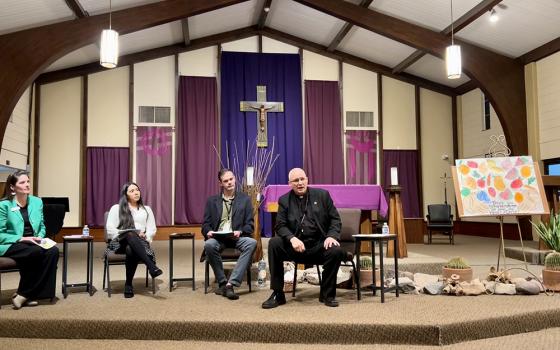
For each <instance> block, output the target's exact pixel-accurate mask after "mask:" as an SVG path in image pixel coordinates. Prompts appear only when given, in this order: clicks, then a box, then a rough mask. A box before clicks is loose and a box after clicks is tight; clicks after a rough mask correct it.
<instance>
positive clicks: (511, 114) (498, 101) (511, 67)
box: [295, 0, 528, 155]
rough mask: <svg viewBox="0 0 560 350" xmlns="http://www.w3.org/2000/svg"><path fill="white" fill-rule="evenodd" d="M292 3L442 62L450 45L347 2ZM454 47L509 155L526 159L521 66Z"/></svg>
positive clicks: (441, 37) (430, 33)
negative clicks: (493, 117)
mask: <svg viewBox="0 0 560 350" xmlns="http://www.w3.org/2000/svg"><path fill="white" fill-rule="evenodd" d="M295 1H296V2H299V3H301V4H304V5H306V6H309V7H311V8H314V9H316V10H318V11H321V12H324V13H326V14H329V15H331V16H334V17H337V18H340V19H342V20H344V21H347V22H349V23H352V24H354V25H357V26H360V27H362V28H364V29H367V30H369V31H372V32H374V33H377V34H379V35H383V36H385V37H388V38H390V39H393V40H396V41H398V42H400V43H403V44H405V45H408V46H412V47H415V48H417V49H419V50H422V51H426V52H428V53H430V54H432V55H434V56H436V57H440V58H443V57H444V55H445V49H446V47H447V46H448V45H449V38H448V37H447V36H446V35H445V34H442V33H437V32H434V31H431V30H429V29H426V28H423V27H420V26H418V25H415V24H412V23H409V22H406V21H403V20H401V19H398V18H394V17H391V16H388V15H385V14H382V13H380V12H377V11H374V10H372V9H364V8H362V7H360V6H357V5H354V4H352V3H349V2H346V1H331V0H295ZM455 43H457V44H458V45H460V46H461V52H462V58H463V71H464V72H465V73H467V75H468V76H469V77H470V78H471V79H472V80H475V82H476V83H477V84H478V86H479V87H480V88H481V89H482V91H483V92H484V94H485V95H486V96H487V97H488V98H489V99H490V102H491V103H492V106H493V107H494V110H495V111H496V113H497V115H498V118H499V119H500V122H501V124H502V128H503V131H504V135H505V137H506V140H507V142H508V146H510V148H511V150H512V153H513V154H514V155H526V154H527V152H528V140H527V113H526V108H525V76H524V66H523V64H521V63H520V62H519V61H516V60H514V59H511V58H509V57H506V56H503V55H500V54H497V53H495V52H492V51H490V50H487V49H484V48H481V47H478V46H476V45H473V44H470V43H467V42H464V41H462V40H458V39H457V40H455Z"/></svg>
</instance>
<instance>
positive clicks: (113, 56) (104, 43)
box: [99, 0, 119, 68]
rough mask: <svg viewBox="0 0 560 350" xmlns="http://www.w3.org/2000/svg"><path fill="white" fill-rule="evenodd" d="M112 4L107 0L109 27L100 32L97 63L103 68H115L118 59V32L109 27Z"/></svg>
mask: <svg viewBox="0 0 560 350" xmlns="http://www.w3.org/2000/svg"><path fill="white" fill-rule="evenodd" d="M112 10H113V8H112V4H111V0H109V29H103V31H102V32H101V48H100V50H99V63H100V64H101V65H102V66H103V67H105V68H115V67H116V66H117V63H118V60H119V33H117V32H116V31H114V30H113V29H112V28H111V25H112V23H111V14H112Z"/></svg>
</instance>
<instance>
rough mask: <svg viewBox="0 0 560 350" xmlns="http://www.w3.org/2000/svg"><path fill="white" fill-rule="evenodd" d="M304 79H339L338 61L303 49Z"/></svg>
mask: <svg viewBox="0 0 560 350" xmlns="http://www.w3.org/2000/svg"><path fill="white" fill-rule="evenodd" d="M302 69H303V79H304V80H332V81H338V61H337V60H333V59H332V58H329V57H325V56H322V55H319V54H316V53H313V52H311V51H307V50H303V67H302Z"/></svg>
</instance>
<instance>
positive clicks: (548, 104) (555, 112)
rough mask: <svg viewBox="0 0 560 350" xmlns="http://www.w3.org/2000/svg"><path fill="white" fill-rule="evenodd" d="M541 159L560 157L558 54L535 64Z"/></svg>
mask: <svg viewBox="0 0 560 350" xmlns="http://www.w3.org/2000/svg"><path fill="white" fill-rule="evenodd" d="M537 89H538V93H537V94H538V113H539V117H538V118H539V136H540V149H541V157H542V159H550V158H558V157H560V52H558V53H556V54H554V55H551V56H548V57H546V58H544V59H542V60H540V61H538V62H537Z"/></svg>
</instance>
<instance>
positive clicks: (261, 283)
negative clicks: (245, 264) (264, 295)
mask: <svg viewBox="0 0 560 350" xmlns="http://www.w3.org/2000/svg"><path fill="white" fill-rule="evenodd" d="M258 268H259V272H258V274H257V287H259V288H264V287H266V261H264V259H261V261H259V264H258Z"/></svg>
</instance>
